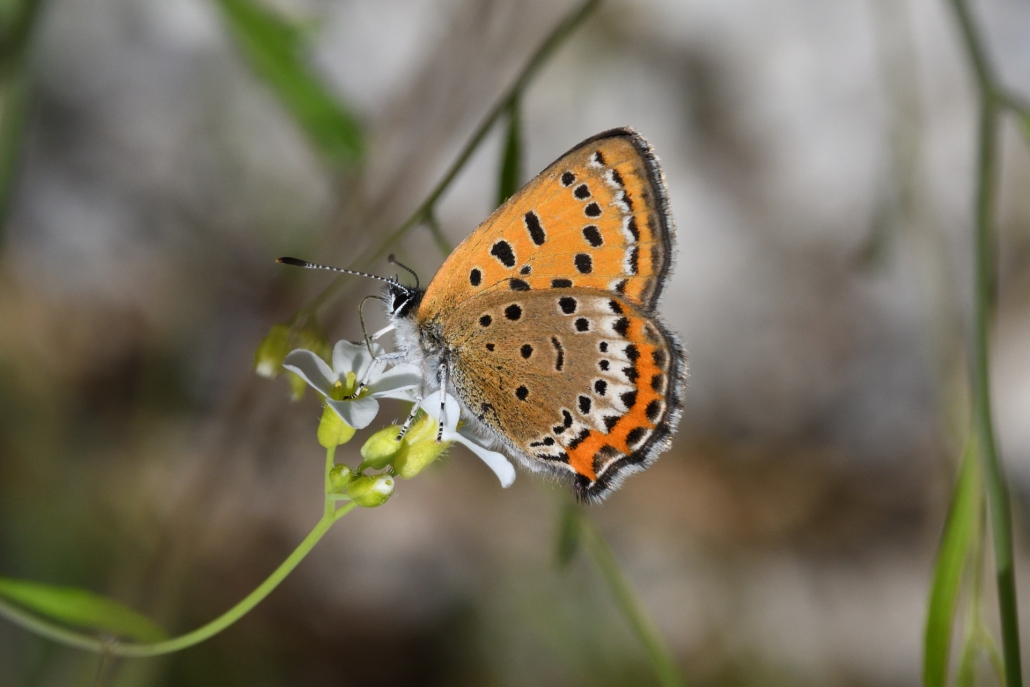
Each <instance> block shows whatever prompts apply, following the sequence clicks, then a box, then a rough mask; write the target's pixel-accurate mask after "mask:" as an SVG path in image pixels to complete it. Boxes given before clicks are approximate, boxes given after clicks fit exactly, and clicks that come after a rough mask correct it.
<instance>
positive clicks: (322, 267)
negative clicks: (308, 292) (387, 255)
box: [276, 258, 411, 292]
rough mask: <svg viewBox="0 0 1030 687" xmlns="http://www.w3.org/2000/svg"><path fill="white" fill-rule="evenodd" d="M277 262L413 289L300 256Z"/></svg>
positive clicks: (384, 278) (383, 278)
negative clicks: (302, 258) (320, 263)
mask: <svg viewBox="0 0 1030 687" xmlns="http://www.w3.org/2000/svg"><path fill="white" fill-rule="evenodd" d="M276 262H280V263H282V264H284V265H291V266H293V267H306V268H307V269H309V270H329V271H330V272H341V273H343V274H353V275H354V276H356V277H366V278H367V279H376V280H378V281H385V282H386V283H387V284H393V285H394V286H399V287H400V288H402V289H404V290H405V291H408V292H410V291H411V289H409V288H408V287H406V286H404V285H402V284H398V283H397V280H395V279H387V278H386V277H380V276H379V275H377V274H369V273H368V272H358V271H357V270H346V269H344V268H342V267H331V266H329V265H318V264H316V263H313V262H308V261H307V260H301V259H299V258H277V259H276ZM402 267H403V265H402ZM405 269H407V268H405Z"/></svg>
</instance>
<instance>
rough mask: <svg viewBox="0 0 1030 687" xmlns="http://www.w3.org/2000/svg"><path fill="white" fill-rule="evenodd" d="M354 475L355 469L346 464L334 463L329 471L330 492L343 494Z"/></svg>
mask: <svg viewBox="0 0 1030 687" xmlns="http://www.w3.org/2000/svg"><path fill="white" fill-rule="evenodd" d="M354 477H355V474H354V471H353V470H351V469H350V468H349V467H347V466H346V465H334V466H333V469H332V470H330V471H329V493H331V494H342V493H343V492H344V491H345V490H346V489H347V486H348V485H349V484H350V483H351V482H353V481H354Z"/></svg>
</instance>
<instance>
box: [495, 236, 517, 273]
mask: <svg viewBox="0 0 1030 687" xmlns="http://www.w3.org/2000/svg"><path fill="white" fill-rule="evenodd" d="M490 255H492V256H494V257H495V258H497V259H498V260H499V261H500V262H501V264H502V265H504V266H505V267H514V266H515V251H513V250H512V249H511V244H510V243H508V242H507V241H498V242H497V243H495V244H494V245H493V246H492V247H491V248H490Z"/></svg>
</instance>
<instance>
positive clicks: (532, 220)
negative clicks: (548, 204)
mask: <svg viewBox="0 0 1030 687" xmlns="http://www.w3.org/2000/svg"><path fill="white" fill-rule="evenodd" d="M523 218H524V219H525V221H526V230H527V231H528V232H529V238H531V239H533V243H535V244H536V245H538V246H542V245H544V241H546V240H547V234H545V233H544V228H543V227H542V226H540V218H539V217H537V216H536V213H535V212H533V211H532V210H530V211H529V212H527V213H526V214H525V215H523Z"/></svg>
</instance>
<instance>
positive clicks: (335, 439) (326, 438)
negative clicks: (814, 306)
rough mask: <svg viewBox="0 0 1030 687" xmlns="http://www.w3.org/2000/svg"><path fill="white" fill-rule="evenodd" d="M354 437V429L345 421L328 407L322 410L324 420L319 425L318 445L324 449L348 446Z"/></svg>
mask: <svg viewBox="0 0 1030 687" xmlns="http://www.w3.org/2000/svg"><path fill="white" fill-rule="evenodd" d="M353 436H354V428H353V427H351V426H350V425H348V424H347V423H346V422H344V421H343V418H341V417H340V416H339V415H337V414H336V411H335V410H333V409H332V408H330V407H329V406H328V405H326V406H324V407H323V408H322V420H321V422H319V423H318V443H320V444H322V447H323V448H333V447H334V446H339V445H340V444H346V443H347V442H348V441H350V440H351V438H352V437H353Z"/></svg>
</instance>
